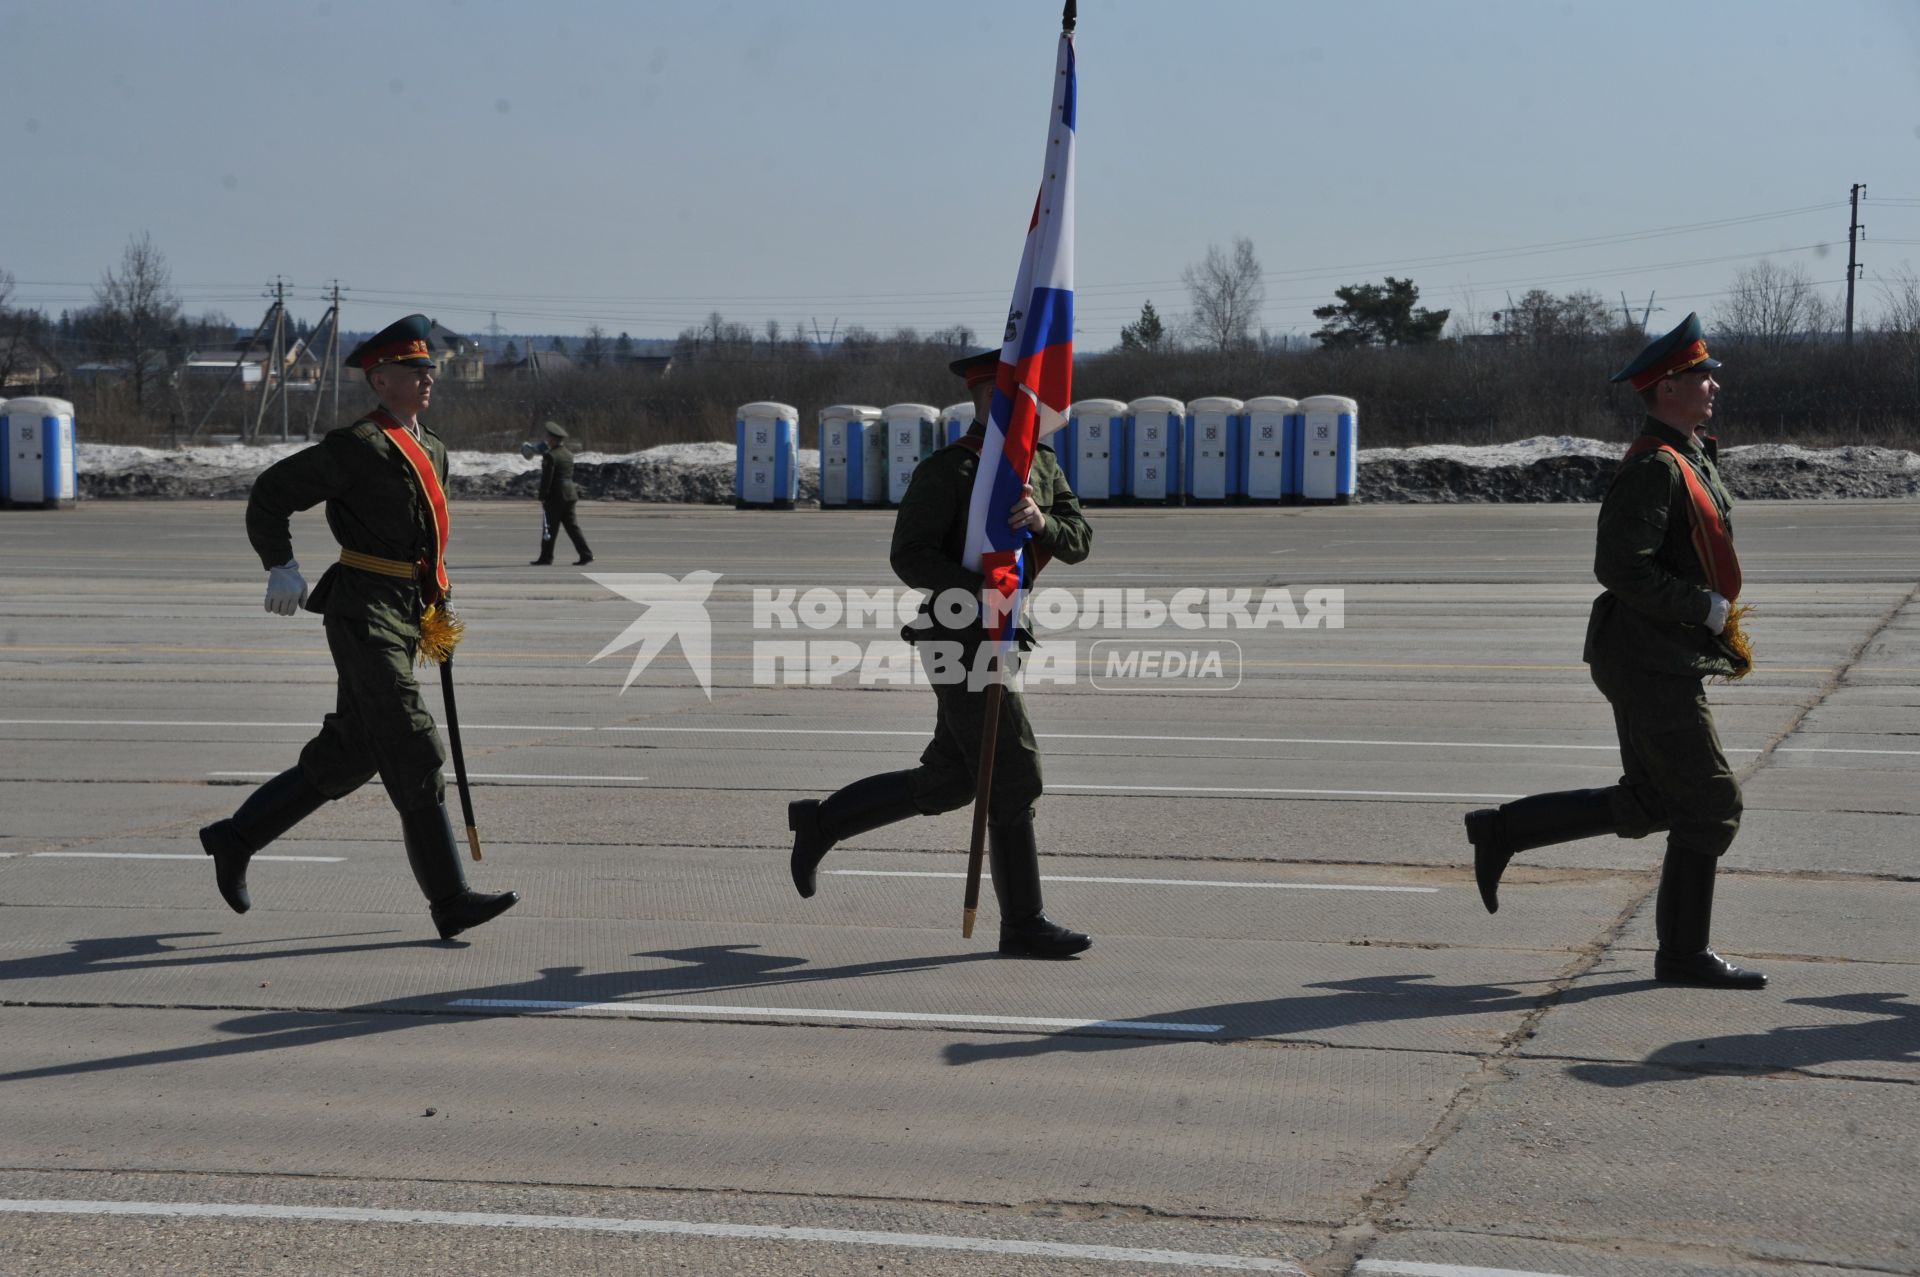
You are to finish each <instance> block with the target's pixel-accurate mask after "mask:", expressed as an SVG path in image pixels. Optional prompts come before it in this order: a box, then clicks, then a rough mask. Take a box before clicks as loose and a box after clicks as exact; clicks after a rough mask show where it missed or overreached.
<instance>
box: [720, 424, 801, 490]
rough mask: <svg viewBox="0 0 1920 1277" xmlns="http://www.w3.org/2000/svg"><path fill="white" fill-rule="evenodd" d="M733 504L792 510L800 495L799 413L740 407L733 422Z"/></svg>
mask: <svg viewBox="0 0 1920 1277" xmlns="http://www.w3.org/2000/svg"><path fill="white" fill-rule="evenodd" d="M733 440H734V458H733V504H734V506H735V507H736V508H738V509H742V510H746V509H750V508H762V509H768V508H770V509H775V510H791V509H793V503H794V499H795V498H797V497H798V496H799V495H800V413H799V410H798V409H796V408H794V407H792V406H791V405H789V404H783V403H750V404H742V405H741V406H740V410H739V411H738V412H737V413H735V414H734V419H733Z"/></svg>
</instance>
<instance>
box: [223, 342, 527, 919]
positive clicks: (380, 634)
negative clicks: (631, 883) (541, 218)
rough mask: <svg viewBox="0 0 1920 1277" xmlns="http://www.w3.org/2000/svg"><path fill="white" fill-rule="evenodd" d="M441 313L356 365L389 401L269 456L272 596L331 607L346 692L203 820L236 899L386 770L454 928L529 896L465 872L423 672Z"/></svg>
mask: <svg viewBox="0 0 1920 1277" xmlns="http://www.w3.org/2000/svg"><path fill="white" fill-rule="evenodd" d="M428 324H429V321H428V320H427V318H426V316H424V315H409V316H407V317H406V318H405V319H402V320H400V321H398V322H397V323H394V324H392V325H390V326H389V327H387V328H385V329H383V330H382V331H381V332H380V333H378V334H377V335H375V336H374V337H372V338H369V339H368V340H367V341H365V342H362V343H361V344H360V345H359V346H357V347H356V348H355V349H354V351H353V353H352V354H351V355H349V356H348V357H347V365H348V367H351V368H359V369H362V370H363V371H364V372H365V373H366V377H367V384H368V385H369V386H371V387H372V389H373V392H374V394H375V395H377V396H379V399H380V407H379V408H376V409H375V410H374V411H372V412H371V413H369V414H367V415H366V416H365V417H363V418H361V419H360V420H359V421H356V422H354V423H353V424H352V425H350V426H343V427H341V428H340V429H338V430H334V431H332V432H330V433H329V434H327V435H326V437H325V438H323V439H321V440H320V442H319V443H317V444H315V445H313V446H312V447H310V448H306V449H303V450H302V451H300V452H296V453H294V454H293V455H292V456H290V457H288V458H286V459H285V460H283V461H280V462H278V463H276V464H275V465H272V466H270V467H268V468H267V470H266V471H265V472H263V473H262V474H261V475H260V477H259V478H258V479H257V480H255V481H254V485H253V492H252V494H251V495H250V496H249V497H248V500H247V538H248V539H249V540H250V541H251V542H252V543H253V548H254V550H255V551H256V552H257V553H258V554H259V556H260V562H261V564H262V566H264V567H265V568H266V569H267V571H268V577H267V599H266V607H267V610H268V611H269V612H273V613H276V614H278V615H281V616H292V615H293V614H294V612H295V611H296V610H297V609H298V608H301V607H305V608H307V609H308V610H309V611H313V612H319V613H320V614H321V615H322V616H324V617H325V618H326V619H325V629H326V635H327V648H328V651H329V652H330V653H331V654H332V656H333V664H334V669H335V670H336V671H337V673H338V675H339V692H338V701H337V708H336V709H335V711H334V712H333V713H331V714H328V715H327V716H326V721H325V722H324V723H323V724H322V725H321V728H320V731H319V734H318V735H316V736H315V737H314V738H313V739H312V740H310V741H308V742H307V745H306V747H305V748H304V749H302V750H301V751H300V762H299V763H298V765H296V766H294V767H292V768H290V769H288V770H287V771H284V772H282V773H281V774H280V775H278V776H276V777H274V778H273V779H272V780H269V781H267V782H266V783H265V784H264V785H262V786H260V788H258V789H256V790H255V791H254V792H253V793H252V794H251V795H249V796H248V798H247V800H246V801H245V802H243V803H242V804H241V805H240V809H239V810H238V811H236V812H235V813H234V814H233V815H232V816H231V817H230V818H228V819H226V820H221V821H216V822H215V823H213V824H211V825H208V826H207V827H206V828H204V829H202V830H201V831H200V844H201V846H202V847H203V848H204V849H205V850H206V853H207V854H208V855H209V856H212V857H213V864H214V874H215V880H216V882H217V884H218V886H219V888H220V894H221V896H222V897H223V898H224V899H225V900H226V902H227V904H228V905H230V906H231V907H232V908H233V910H234V912H236V913H245V912H246V911H247V910H248V909H249V908H251V907H252V899H251V897H250V896H249V895H248V892H247V863H248V861H249V860H250V859H252V857H253V856H254V854H255V853H256V852H258V851H260V850H261V849H262V848H264V847H265V846H266V845H267V844H268V843H271V842H272V841H273V840H274V839H276V838H278V837H280V836H281V835H282V834H284V833H286V832H287V831H288V830H289V829H292V828H293V827H294V826H295V825H296V824H298V823H299V822H300V821H302V820H304V819H306V817H308V816H310V815H312V814H313V813H314V812H315V811H317V810H318V809H319V808H320V805H321V804H322V803H325V802H328V801H330V800H332V799H336V798H343V797H345V796H346V795H347V794H350V793H352V792H353V791H354V790H356V789H358V788H359V787H360V786H361V785H363V784H365V783H366V782H367V781H369V780H371V779H373V777H374V776H375V775H378V776H379V777H380V779H381V782H382V783H383V784H384V785H385V786H386V790H387V797H388V798H389V799H391V800H392V802H393V805H394V807H395V809H397V810H398V811H399V813H400V828H401V832H402V834H403V836H404V839H405V842H406V848H407V860H408V862H409V864H411V866H412V868H413V875H414V878H415V879H416V880H417V881H418V882H419V884H420V890H421V892H422V893H423V894H424V895H425V896H426V898H427V902H428V905H429V907H430V911H431V913H432V917H433V922H434V925H435V926H436V927H437V928H438V929H439V932H440V936H441V938H442V939H451V938H452V937H453V936H455V935H457V934H459V933H460V932H462V931H465V930H466V929H467V928H469V927H475V926H478V925H480V924H481V923H483V922H486V921H487V920H488V919H490V918H493V917H496V916H498V915H499V914H501V913H503V912H505V911H506V910H508V909H510V908H512V907H513V906H514V905H515V904H516V903H518V901H519V899H520V897H519V896H518V895H517V894H515V893H514V892H511V891H507V892H501V893H499V894H497V895H488V894H483V893H481V892H477V891H473V890H471V889H469V888H468V886H467V882H466V877H465V875H464V873H463V872H462V870H461V865H460V854H459V851H458V850H457V849H456V847H455V844H454V838H453V826H452V823H451V821H449V819H448V817H447V809H446V803H445V797H446V780H445V778H444V777H443V776H442V775H441V772H440V767H441V763H442V762H443V761H444V759H445V753H444V752H443V751H442V749H441V745H440V735H439V731H438V729H437V728H436V727H435V725H434V721H433V716H432V715H431V714H429V713H428V712H427V707H426V705H425V704H424V703H423V702H422V701H421V698H420V688H419V686H418V685H417V684H416V683H415V682H414V677H413V663H414V653H415V650H416V648H417V646H418V643H419V640H420V621H421V616H422V614H423V613H424V612H425V611H426V609H427V607H428V606H429V604H431V603H434V602H436V601H439V600H441V599H444V598H445V595H446V579H445V558H444V556H445V549H446V546H445V533H446V526H447V525H446V495H445V489H444V483H445V480H446V474H447V450H446V447H445V445H444V444H442V443H441V442H440V440H439V439H438V438H436V437H435V436H434V435H433V433H432V432H431V431H429V430H427V429H425V428H424V427H423V426H421V425H420V420H419V416H420V413H421V412H422V411H423V410H424V409H425V408H426V406H427V403H428V400H429V399H430V398H431V397H432V394H433V359H432V356H431V353H430V348H429V346H428V343H427V332H428ZM323 501H324V502H326V508H327V526H328V527H329V528H330V529H331V530H332V532H333V535H334V539H335V540H337V541H338V542H339V543H340V546H341V550H340V560H339V562H337V563H334V564H332V565H330V566H329V567H328V568H327V570H326V573H325V574H324V575H323V576H321V578H320V581H319V584H318V585H316V586H315V587H314V589H313V593H312V595H311V597H309V595H308V593H307V584H306V580H305V579H304V578H303V577H302V576H301V574H300V565H299V563H297V562H296V561H295V560H294V557H293V542H292V536H291V532H290V529H289V520H290V518H291V516H292V515H293V514H294V513H296V512H297V511H300V510H307V509H311V508H312V507H313V506H315V505H318V504H319V503H321V502H323Z"/></svg>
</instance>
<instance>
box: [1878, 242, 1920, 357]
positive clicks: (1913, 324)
mask: <svg viewBox="0 0 1920 1277" xmlns="http://www.w3.org/2000/svg"><path fill="white" fill-rule="evenodd" d="M1879 284H1880V298H1881V302H1882V306H1883V309H1882V310H1881V312H1880V330H1881V331H1882V332H1884V333H1885V334H1886V335H1887V337H1888V338H1889V339H1891V343H1892V346H1893V353H1894V358H1895V359H1896V360H1898V361H1899V363H1900V365H1901V366H1902V367H1904V368H1905V369H1906V372H1907V376H1908V377H1909V378H1911V379H1912V380H1913V382H1915V383H1920V275H1916V274H1915V273H1914V270H1913V267H1912V266H1911V265H1910V264H1908V263H1905V262H1903V263H1901V266H1900V269H1899V270H1897V271H1894V272H1892V273H1891V274H1887V275H1883V276H1881V277H1880V279H1879Z"/></svg>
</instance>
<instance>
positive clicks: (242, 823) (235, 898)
mask: <svg viewBox="0 0 1920 1277" xmlns="http://www.w3.org/2000/svg"><path fill="white" fill-rule="evenodd" d="M326 801H327V797H326V795H325V794H323V793H321V792H320V791H319V790H317V789H315V788H314V787H313V782H311V781H309V780H308V779H307V775H306V773H305V772H303V771H301V770H300V769H299V768H298V767H290V768H288V769H287V770H286V771H283V772H281V773H280V774H279V775H278V776H275V777H274V778H273V779H272V780H270V781H268V782H267V783H266V784H264V785H262V786H260V788H258V789H256V790H254V791H253V792H252V793H251V794H248V795H247V800H246V801H245V802H243V803H241V804H240V810H239V811H236V812H234V813H233V815H232V816H230V817H228V818H227V819H225V820H216V821H214V822H213V823H212V824H211V825H208V826H207V827H206V828H204V829H202V830H201V831H200V846H201V849H202V850H204V851H205V852H206V853H207V854H208V855H209V856H212V857H213V878H214V882H215V883H216V884H218V886H219V888H220V897H221V899H223V900H225V901H226V902H227V906H228V907H229V908H231V909H232V910H233V911H234V912H235V913H245V912H246V911H247V910H249V909H251V908H253V897H252V896H250V895H248V894H247V862H248V861H250V860H252V859H253V857H254V853H255V852H258V851H261V850H263V849H265V847H266V845H267V844H268V843H270V842H272V841H273V840H274V839H276V838H278V837H280V836H281V835H282V834H284V833H286V832H287V830H289V829H292V828H293V827H294V826H295V825H297V824H299V823H300V822H301V821H303V820H305V819H306V818H307V817H309V816H311V815H313V813H314V812H316V811H318V810H320V808H321V806H322V805H323V804H324V803H325V802H326Z"/></svg>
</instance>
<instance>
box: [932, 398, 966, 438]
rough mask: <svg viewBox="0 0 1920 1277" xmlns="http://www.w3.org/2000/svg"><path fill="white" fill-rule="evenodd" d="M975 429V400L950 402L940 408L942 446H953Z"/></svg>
mask: <svg viewBox="0 0 1920 1277" xmlns="http://www.w3.org/2000/svg"><path fill="white" fill-rule="evenodd" d="M971 429H973V400H971V399H969V400H967V401H966V402H965V403H950V404H948V405H947V406H946V407H944V408H942V409H941V410H940V446H941V447H943V448H948V447H952V446H953V445H954V444H956V443H959V442H960V440H961V438H962V437H963V436H964V435H965V434H966V433H967V431H969V430H971Z"/></svg>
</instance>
